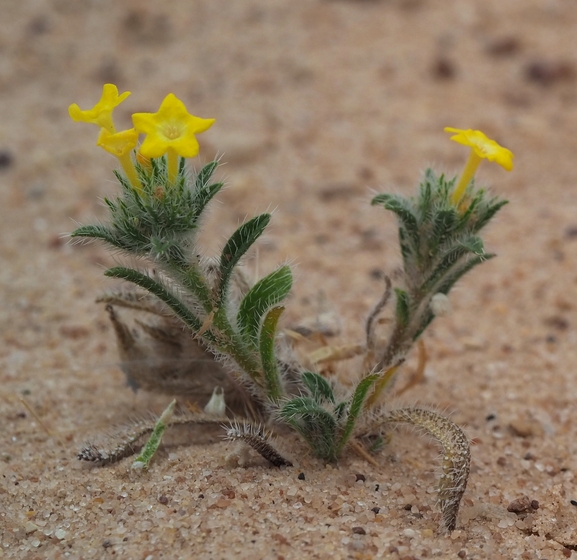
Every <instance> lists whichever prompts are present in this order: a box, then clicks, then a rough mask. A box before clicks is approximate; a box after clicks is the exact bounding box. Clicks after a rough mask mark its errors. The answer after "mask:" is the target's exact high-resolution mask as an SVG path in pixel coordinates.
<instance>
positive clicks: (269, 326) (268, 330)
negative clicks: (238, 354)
mask: <svg viewBox="0 0 577 560" xmlns="http://www.w3.org/2000/svg"><path fill="white" fill-rule="evenodd" d="M283 311H284V307H273V308H272V309H271V310H270V311H269V312H268V313H267V315H266V317H265V319H264V321H263V324H262V328H261V331H260V359H261V363H262V369H263V372H264V379H265V384H266V391H267V394H268V397H269V398H270V399H271V400H272V401H274V402H277V401H278V400H279V399H280V398H281V396H282V384H281V379H280V374H279V371H278V363H277V359H276V355H275V351H274V349H275V334H276V327H277V324H278V320H279V319H280V316H281V315H282V312H283Z"/></svg>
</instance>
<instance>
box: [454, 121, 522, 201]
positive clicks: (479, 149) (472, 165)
mask: <svg viewBox="0 0 577 560" xmlns="http://www.w3.org/2000/svg"><path fill="white" fill-rule="evenodd" d="M445 132H453V133H455V134H454V136H451V140H454V141H455V142H458V143H459V144H463V145H464V146H469V147H470V148H471V152H470V154H469V159H468V160H467V164H466V165H465V169H464V170H463V174H462V175H461V179H460V180H459V183H458V185H457V187H456V188H455V190H454V191H453V194H452V196H451V202H452V203H453V204H454V205H458V204H459V202H461V199H462V198H463V195H464V194H465V191H466V190H467V187H468V186H469V183H470V182H471V179H472V178H473V176H474V175H475V172H476V171H477V168H478V167H479V164H480V163H481V160H483V159H488V160H489V161H494V162H495V163H498V164H499V165H500V166H501V167H503V168H504V169H506V170H507V171H511V170H512V169H513V158H514V157H515V156H514V155H513V152H511V151H510V150H508V149H507V148H503V146H500V145H499V144H497V142H495V140H491V139H490V138H487V136H485V135H484V134H483V133H482V132H481V131H480V130H471V129H470V128H469V129H467V130H462V129H460V128H450V127H446V128H445Z"/></svg>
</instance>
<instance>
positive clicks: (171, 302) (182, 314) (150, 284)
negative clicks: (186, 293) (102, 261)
mask: <svg viewBox="0 0 577 560" xmlns="http://www.w3.org/2000/svg"><path fill="white" fill-rule="evenodd" d="M104 275H105V276H108V277H109V278H120V279H122V280H128V281H129V282H132V283H133V284H136V285H137V286H140V287H141V288H144V289H145V290H147V291H148V292H150V293H151V294H153V295H155V296H156V297H157V298H158V299H160V300H161V301H163V302H164V303H166V305H168V307H170V309H172V311H174V313H175V314H176V315H177V317H179V318H180V319H181V320H182V321H183V322H184V323H185V324H186V325H187V326H188V327H190V328H191V329H192V330H193V332H198V331H199V330H200V329H201V327H202V322H201V321H200V320H199V319H198V318H197V317H196V316H195V315H194V314H193V313H192V312H191V311H190V310H189V309H188V308H187V307H186V305H184V303H182V302H181V301H180V300H179V299H178V298H177V297H176V296H174V295H173V294H172V293H170V292H169V291H168V290H167V289H166V288H165V287H164V286H163V285H162V284H161V283H160V282H157V281H156V280H153V279H152V278H151V277H150V276H148V275H146V274H143V273H142V272H138V271H137V270H133V269H131V268H126V267H124V266H116V267H114V268H109V269H108V270H107V271H106V272H105V273H104ZM206 334H208V333H206ZM206 334H205V336H206Z"/></svg>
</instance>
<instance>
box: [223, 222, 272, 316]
mask: <svg viewBox="0 0 577 560" xmlns="http://www.w3.org/2000/svg"><path fill="white" fill-rule="evenodd" d="M270 218H271V216H270V214H261V215H260V216H255V217H254V218H253V219H252V220H249V221H248V222H246V223H244V224H242V225H241V226H240V227H239V228H238V229H237V230H236V231H235V232H234V233H233V234H232V235H231V237H230V239H229V240H228V241H227V242H226V245H225V246H224V248H223V250H222V253H221V255H220V265H219V279H220V285H219V287H218V305H219V306H220V305H221V304H222V303H224V300H225V298H226V292H227V289H228V284H229V282H230V278H231V276H232V273H233V270H234V267H235V266H236V265H237V264H238V262H239V260H240V259H241V258H242V256H243V255H244V254H245V253H246V252H247V251H248V249H249V248H250V247H251V245H252V244H253V243H254V242H255V241H256V240H257V239H258V238H259V237H260V236H261V235H262V232H263V231H264V230H265V228H266V226H267V225H268V223H269V222H270Z"/></svg>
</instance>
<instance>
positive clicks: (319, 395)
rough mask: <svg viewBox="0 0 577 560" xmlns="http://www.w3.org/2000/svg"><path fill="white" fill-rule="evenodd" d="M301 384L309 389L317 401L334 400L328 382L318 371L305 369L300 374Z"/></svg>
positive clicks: (332, 401) (331, 401)
mask: <svg viewBox="0 0 577 560" xmlns="http://www.w3.org/2000/svg"><path fill="white" fill-rule="evenodd" d="M301 381H302V383H303V385H304V386H305V387H306V388H307V389H308V390H309V392H310V394H311V397H312V398H313V399H314V400H315V401H317V402H318V403H321V404H322V403H323V402H330V403H334V402H335V394H334V392H333V388H332V387H331V385H330V383H329V382H328V381H327V380H326V379H325V378H324V377H323V376H322V375H320V374H319V373H314V372H312V371H305V372H304V373H303V374H302V376H301Z"/></svg>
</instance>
